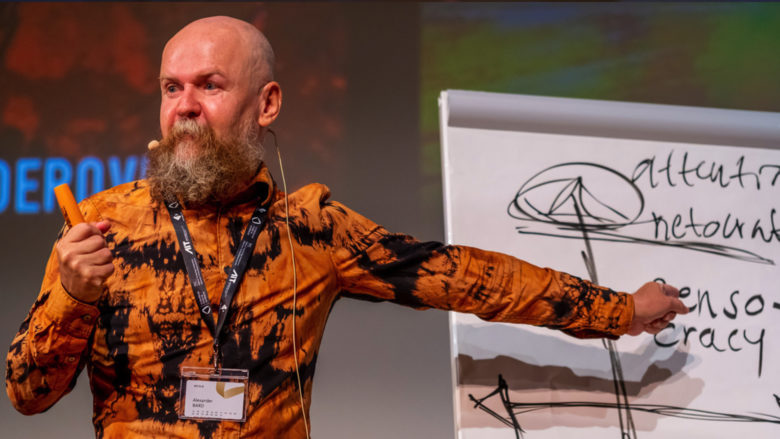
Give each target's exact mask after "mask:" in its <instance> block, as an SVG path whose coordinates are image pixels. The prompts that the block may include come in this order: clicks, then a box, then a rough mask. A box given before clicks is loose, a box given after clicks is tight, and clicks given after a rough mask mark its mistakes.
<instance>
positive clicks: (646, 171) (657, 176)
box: [631, 150, 780, 190]
mask: <svg viewBox="0 0 780 439" xmlns="http://www.w3.org/2000/svg"><path fill="white" fill-rule="evenodd" d="M631 179H632V181H633V182H634V183H637V182H638V181H639V180H641V179H647V182H648V184H649V185H650V187H651V188H656V187H658V186H659V185H661V184H666V185H668V186H669V187H677V186H681V185H684V186H689V187H693V186H696V185H697V184H704V183H709V184H716V185H718V186H720V187H721V188H726V187H729V186H739V187H741V188H745V189H747V188H755V189H757V190H761V189H765V188H767V187H772V186H775V185H776V184H780V164H778V163H763V164H760V165H750V166H747V165H746V163H745V156H744V155H742V156H740V157H739V158H738V159H737V160H736V162H735V163H734V164H727V163H718V162H716V161H711V160H697V159H691V158H690V157H689V156H688V153H687V152H685V153H683V154H679V153H678V154H675V152H674V150H672V151H670V152H669V154H667V156H666V159H665V160H664V159H660V160H659V159H657V158H656V156H652V157H650V158H646V159H644V160H642V161H640V162H639V163H638V164H637V165H636V166H635V167H634V172H633V174H632V176H631Z"/></svg>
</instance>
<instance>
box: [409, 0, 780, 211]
mask: <svg viewBox="0 0 780 439" xmlns="http://www.w3.org/2000/svg"><path fill="white" fill-rule="evenodd" d="M422 17H423V23H424V25H423V27H422V36H421V49H420V50H421V54H420V58H421V59H422V60H423V62H422V71H421V72H422V73H421V92H420V115H421V133H422V141H421V143H422V147H421V150H420V160H421V162H422V170H423V174H424V181H425V192H424V195H425V197H426V200H430V201H431V203H430V204H428V205H434V206H435V209H431V210H430V211H429V212H428V214H429V215H430V216H431V217H436V216H437V215H439V210H440V209H439V208H438V206H439V205H440V204H436V203H437V202H438V200H439V199H440V193H441V173H440V169H441V162H440V159H439V134H438V129H439V126H438V124H439V119H438V117H439V116H438V107H437V105H436V100H437V98H438V95H439V92H440V91H441V90H444V89H448V88H449V89H462V90H479V91H491V92H500V93H518V94H531V95H542V96H557V97H571V98H585V99H605V100H615V101H627V102H644V103H656V104H671V105H691V106H702V107H717V108H731V109H741V110H758V111H778V110H780V88H778V87H777V79H776V78H778V77H779V76H778V75H780V58H778V57H777V56H775V55H774V53H776V52H777V45H778V41H780V30H779V29H780V5H777V4H727V3H715V4H713V3H687V4H669V3H665V4H637V3H619V4H615V3H609V4H607V3H601V4H598V3H597V4H567V5H554V4H544V5H540V4H503V5H492V6H491V7H486V6H484V5H479V4H456V5H449V4H448V5H444V4H426V5H425V6H424V7H423V9H422ZM437 209H438V210H437Z"/></svg>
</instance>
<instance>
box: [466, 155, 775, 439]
mask: <svg viewBox="0 0 780 439" xmlns="http://www.w3.org/2000/svg"><path fill="white" fill-rule="evenodd" d="M644 208H645V201H644V196H643V195H642V192H641V191H640V189H639V188H638V187H637V186H636V185H635V184H634V182H633V181H632V180H631V179H630V178H628V177H626V176H624V175H622V174H621V173H619V172H617V171H615V170H613V169H610V168H608V167H606V166H603V165H599V164H595V163H584V162H570V163H561V164H558V165H554V166H551V167H549V168H546V169H544V170H543V171H541V172H539V173H537V174H535V175H534V176H533V177H531V178H530V179H529V180H528V181H526V183H524V184H523V186H522V187H521V188H520V190H519V191H518V192H517V194H516V196H515V198H514V199H513V200H512V202H511V203H510V205H509V207H508V213H509V215H510V216H511V217H513V218H516V219H519V220H522V221H526V222H528V223H529V225H527V226H520V227H517V228H516V230H517V232H518V233H521V234H532V235H540V236H550V237H559V238H567V239H579V240H582V241H583V242H584V245H585V250H584V251H582V252H581V255H582V258H583V262H584V263H585V266H586V268H587V271H588V275H589V276H590V279H591V281H593V282H594V283H598V273H597V271H596V263H595V259H594V256H593V250H592V248H591V244H590V242H591V241H592V240H593V241H596V240H597V241H609V242H624V243H632V244H643V245H657V246H671V247H678V248H682V249H687V250H692V251H698V252H704V253H709V254H713V255H719V256H722V257H726V258H732V259H736V260H741V261H745V262H752V263H759V264H770V265H774V261H773V260H771V259H769V258H766V257H764V256H761V255H759V254H756V253H753V252H751V251H748V250H745V249H740V248H737V247H732V246H724V245H719V244H713V243H709V242H705V241H693V240H680V239H677V240H668V239H666V240H657V239H656V240H654V239H647V238H640V237H637V236H631V235H630V234H628V233H625V232H623V230H621V229H627V228H629V227H632V226H637V225H643V224H647V223H649V222H654V221H653V220H645V221H639V218H640V216H641V215H642V213H643V211H644ZM772 213H773V214H774V210H773V211H772ZM727 218H728V217H727ZM691 223H693V211H692V210H691ZM656 227H658V223H657V222H656ZM773 227H774V224H773ZM732 233H733V232H732ZM772 233H774V231H773V232H772ZM770 240H771V236H770ZM774 305H775V307H776V308H777V307H778V304H777V303H775V304H774ZM604 347H605V348H606V349H607V351H608V352H609V357H610V363H611V370H612V382H613V385H614V393H615V398H616V401H615V403H603V402H541V403H518V402H512V401H511V400H510V399H509V387H508V385H507V383H506V381H505V380H504V379H503V377H502V376H501V375H499V376H498V387H497V388H496V389H495V390H494V391H493V392H491V393H490V394H488V395H487V396H485V397H483V398H481V399H477V398H475V397H474V396H473V395H471V394H469V398H470V399H471V400H472V401H473V402H474V403H475V408H479V409H481V410H483V411H485V412H487V413H489V414H490V415H491V416H493V417H495V418H496V419H498V420H500V421H501V422H502V423H504V424H505V425H507V426H509V427H510V428H513V429H514V431H515V436H516V437H517V438H518V439H519V438H520V437H521V436H522V434H523V433H524V430H523V429H522V427H521V425H520V423H519V421H518V415H521V414H524V413H528V412H531V411H535V410H541V409H549V408H555V407H590V408H606V409H615V410H616V411H617V415H618V421H619V427H620V432H621V439H637V433H636V427H635V424H634V420H633V417H632V411H639V412H647V413H654V414H657V415H659V416H669V417H677V418H685V419H692V420H701V421H730V422H763V423H772V424H777V425H780V417H777V416H773V415H766V414H753V415H742V414H730V413H719V412H713V411H707V410H698V409H690V408H685V407H675V406H667V405H655V404H630V403H629V400H628V394H627V392H626V383H625V379H624V376H623V370H622V366H621V364H620V357H619V354H618V351H617V349H616V347H615V345H614V343H613V342H612V341H611V340H605V341H604ZM494 395H499V396H500V398H501V403H502V405H503V407H504V409H505V410H506V412H507V416H502V415H500V414H499V413H497V412H495V411H494V410H491V409H490V408H488V407H487V406H485V405H484V404H483V402H484V401H485V400H486V399H488V398H491V397H493V396H494ZM773 396H774V397H775V399H776V401H777V403H778V405H780V398H779V397H778V396H777V395H773Z"/></svg>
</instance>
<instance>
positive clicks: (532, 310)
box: [323, 203, 634, 338]
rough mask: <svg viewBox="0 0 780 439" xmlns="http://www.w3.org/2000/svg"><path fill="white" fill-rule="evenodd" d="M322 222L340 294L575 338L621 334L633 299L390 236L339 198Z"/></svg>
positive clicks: (459, 249) (486, 255)
mask: <svg viewBox="0 0 780 439" xmlns="http://www.w3.org/2000/svg"><path fill="white" fill-rule="evenodd" d="M323 219H324V221H325V222H327V223H328V224H329V226H330V227H332V229H333V245H334V251H333V259H334V264H335V266H336V269H337V271H338V273H339V279H340V282H341V287H342V288H343V290H344V291H345V293H343V294H344V295H345V296H348V297H357V298H362V299H367V300H389V301H392V302H396V303H400V304H404V305H408V306H412V307H415V308H429V307H431V308H439V309H446V310H454V311H459V312H465V313H472V314H475V315H477V316H479V317H480V318H482V319H485V320H490V321H499V322H513V323H528V324H532V325H540V326H546V327H549V328H554V329H560V330H563V331H565V332H567V333H569V334H571V335H574V336H577V337H610V338H615V337H617V336H619V335H622V334H624V333H625V332H626V331H627V330H628V327H629V325H630V323H631V319H632V318H633V310H634V303H633V298H632V297H631V296H630V295H628V294H625V293H618V292H615V291H612V290H610V289H608V288H604V287H600V286H597V285H594V284H591V283H590V282H587V281H584V280H582V279H579V278H577V277H575V276H571V275H568V274H566V273H562V272H558V271H555V270H552V269H549V268H540V267H537V266H535V265H532V264H529V263H527V262H524V261H521V260H519V259H516V258H513V257H511V256H508V255H504V254H501V253H496V252H489V251H483V250H479V249H476V248H471V247H465V246H455V245H444V244H441V243H438V242H419V241H417V240H415V239H414V238H412V237H410V236H407V235H400V234H394V233H389V232H388V231H387V230H385V229H384V228H382V227H380V226H377V225H376V224H374V223H373V222H371V221H370V220H368V219H366V218H364V217H362V216H360V215H359V214H357V213H355V212H353V211H351V210H349V209H348V208H346V207H345V206H343V205H341V204H338V203H328V206H327V207H326V208H324V209H323Z"/></svg>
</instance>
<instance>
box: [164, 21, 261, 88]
mask: <svg viewBox="0 0 780 439" xmlns="http://www.w3.org/2000/svg"><path fill="white" fill-rule="evenodd" d="M252 55H253V53H252V47H251V45H250V44H249V42H248V41H247V39H246V38H244V36H243V35H242V34H241V32H237V31H235V30H233V29H230V28H213V27H212V28H208V27H206V26H192V27H188V28H185V29H182V30H181V31H180V32H179V33H177V34H176V35H174V36H173V38H171V39H170V41H168V44H166V45H165V49H164V50H163V55H162V61H161V63H160V76H161V77H188V76H191V75H202V74H206V73H208V72H220V73H222V74H223V75H228V76H231V77H233V78H234V79H236V80H240V79H241V78H245V77H247V76H248V74H249V70H250V65H251V64H252V62H251V57H252Z"/></svg>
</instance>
